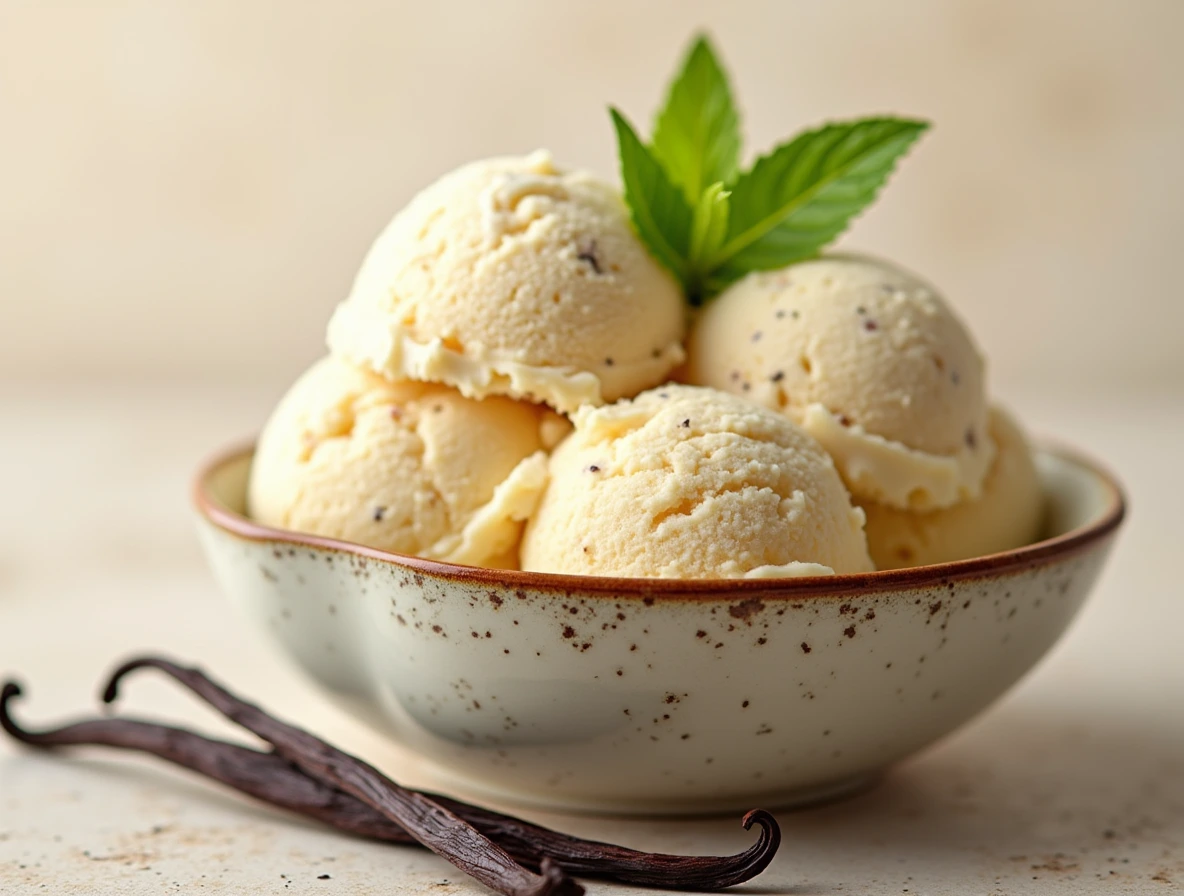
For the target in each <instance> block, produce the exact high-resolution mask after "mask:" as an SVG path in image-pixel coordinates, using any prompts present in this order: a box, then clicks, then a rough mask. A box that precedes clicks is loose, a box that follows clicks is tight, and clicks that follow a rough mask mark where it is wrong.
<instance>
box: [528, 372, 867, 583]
mask: <svg viewBox="0 0 1184 896" xmlns="http://www.w3.org/2000/svg"><path fill="white" fill-rule="evenodd" d="M574 422H575V431H574V432H573V433H572V435H570V436H569V437H568V438H567V439H566V440H565V441H564V442H563V443H562V444H561V445H560V446H559V447H558V448H557V449H556V450H555V452H554V454H553V455H552V457H551V462H550V482H549V484H548V486H547V489H546V492H545V493H544V495H543V499H542V501H541V502H540V503H539V507H538V510H537V511H536V513H535V515H534V516H533V517H532V518H531V521H530V522H529V523H528V525H527V529H526V532H525V534H524V535H523V541H522V550H521V556H522V568H523V569H528V570H535V571H540V572H556V573H573V574H579V575H601V576H643V577H662V578H688V579H690V578H700V579H701V578H737V577H765V576H767V577H774V576H793V575H817V574H826V573H830V572H861V571H866V570H870V569H871V568H872V564H871V560H870V558H869V556H868V552H867V543H866V541H865V539H864V534H863V521H864V517H863V512H862V511H861V510H859V509H858V508H855V507H853V506H852V505H851V501H850V498H849V496H848V494H847V491H846V489H845V488H844V487H843V483H842V480H840V478H839V475H838V473H837V471H836V470H835V467H834V464H833V463H832V462H831V459H830V458H829V457H828V456H827V455H826V453H825V452H824V451H823V450H822V448H821V446H820V445H819V444H818V443H817V442H816V441H815V440H814V439H812V438H811V437H810V436H809V435H807V434H806V433H805V432H804V431H803V430H802V429H801V428H800V427H799V426H797V425H796V424H795V423H793V422H792V421H790V420H788V419H787V418H785V417H783V416H782V415H780V414H778V413H776V412H773V411H769V410H767V409H765V408H761V407H758V406H757V405H754V404H751V403H749V402H747V401H744V400H743V399H741V398H738V397H736V396H733V395H728V394H726V393H723V392H719V391H717V390H714V389H699V388H694V387H690V386H679V385H667V386H661V387H659V388H657V389H652V390H650V391H648V392H645V393H643V394H641V395H639V396H637V398H636V399H634V400H632V401H629V400H625V401H620V402H618V403H616V404H613V405H609V406H606V407H600V408H592V407H585V408H583V409H581V410H580V411H579V412H578V413H577V414H576V415H575V421H574Z"/></svg>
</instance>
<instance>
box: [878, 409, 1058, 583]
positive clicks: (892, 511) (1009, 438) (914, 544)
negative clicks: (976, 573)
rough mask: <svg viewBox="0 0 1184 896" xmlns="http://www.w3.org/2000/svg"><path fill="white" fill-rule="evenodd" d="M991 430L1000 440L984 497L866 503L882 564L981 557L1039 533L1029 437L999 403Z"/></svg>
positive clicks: (1036, 483)
mask: <svg viewBox="0 0 1184 896" xmlns="http://www.w3.org/2000/svg"><path fill="white" fill-rule="evenodd" d="M989 433H990V438H991V440H992V441H993V442H994V443H995V446H996V453H995V461H994V463H993V464H992V465H991V469H990V472H988V473H987V477H986V479H985V480H984V481H983V488H982V495H981V496H980V497H979V498H977V499H971V500H967V501H963V502H962V503H960V504H956V505H954V506H953V507H949V508H946V509H944V510H933V511H929V512H927V513H917V512H913V511H908V510H899V509H897V508H894V507H887V506H885V505H883V504H875V503H865V504H863V509H864V511H865V512H866V513H867V541H868V548H869V549H870V550H871V555H872V559H873V560H875V562H876V566H877V568H879V569H897V568H899V567H904V566H925V565H928V564H931V563H946V562H948V561H951V560H962V559H965V558H967V557H979V556H982V555H984V554H994V553H996V552H998V551H1008V550H1011V549H1013V548H1018V547H1021V546H1023V545H1025V544H1029V543H1031V542H1033V541H1035V540H1036V539H1037V538H1038V537H1039V535H1040V526H1041V522H1042V518H1043V510H1044V507H1043V494H1042V491H1041V488H1040V479H1039V476H1038V474H1037V472H1036V465H1035V464H1034V463H1033V460H1032V452H1031V449H1030V448H1029V446H1028V442H1027V439H1026V438H1025V436H1024V433H1023V431H1022V430H1021V429H1020V427H1019V424H1018V423H1016V421H1015V420H1014V419H1012V417H1011V416H1010V415H1009V414H1007V413H1006V412H1005V411H1003V410H1002V409H1001V408H998V407H996V408H992V409H991V412H990V420H989Z"/></svg>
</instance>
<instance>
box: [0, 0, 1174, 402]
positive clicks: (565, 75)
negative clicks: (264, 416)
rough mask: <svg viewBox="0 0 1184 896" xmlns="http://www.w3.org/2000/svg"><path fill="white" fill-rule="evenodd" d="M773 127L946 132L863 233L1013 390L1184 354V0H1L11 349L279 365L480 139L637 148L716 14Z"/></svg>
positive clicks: (122, 360) (261, 383)
mask: <svg viewBox="0 0 1184 896" xmlns="http://www.w3.org/2000/svg"><path fill="white" fill-rule="evenodd" d="M703 26H706V27H708V28H710V30H711V31H712V32H713V33H714V34H715V35H716V37H717V39H718V43H719V45H720V46H721V47H722V49H723V51H724V53H725V54H726V58H727V60H728V63H729V65H730V68H731V70H732V74H733V79H734V82H735V86H736V88H737V91H738V93H739V95H740V97H741V100H742V103H743V108H744V112H745V131H746V134H747V137H748V147H749V151H750V152H751V151H752V150H755V149H760V148H763V147H766V146H767V145H769V143H770V142H772V141H774V140H775V139H777V138H779V137H781V136H784V135H787V134H788V133H789V132H791V131H792V130H794V129H796V128H798V127H800V126H803V125H806V124H810V123H814V122H817V121H819V120H820V119H822V118H825V117H827V116H848V115H855V114H861V113H870V112H876V111H897V112H901V113H910V114H914V115H921V116H927V117H930V118H932V119H933V120H934V122H935V124H936V127H935V129H934V131H933V132H932V133H931V134H930V135H929V136H928V137H927V138H926V139H925V140H924V142H923V144H922V145H921V146H919V148H918V149H917V151H916V152H915V153H914V155H913V156H912V157H911V158H910V159H908V160H907V162H906V164H905V166H904V168H903V169H902V170H901V172H900V174H899V176H898V177H897V178H896V179H895V182H894V183H893V184H892V185H891V187H890V189H889V190H888V191H887V193H886V195H885V196H884V198H883V199H882V200H881V202H880V203H879V204H878V206H877V207H876V208H875V209H874V210H873V211H872V212H871V213H870V214H868V215H867V216H866V217H864V218H863V219H861V220H860V221H859V222H858V223H857V225H856V227H855V228H854V231H853V232H852V233H851V235H850V237H849V239H848V241H847V242H848V245H851V246H854V247H858V248H864V249H868V250H872V251H875V252H878V253H882V254H884V255H887V256H889V257H892V258H895V259H898V260H899V261H901V262H903V263H905V264H907V265H909V266H912V267H914V268H915V269H917V270H918V271H919V272H921V273H922V274H924V275H927V276H928V277H930V278H931V279H932V280H934V281H935V282H936V283H937V284H938V285H939V287H941V288H942V289H943V290H944V291H945V292H946V293H947V294H948V295H949V296H950V297H951V298H952V299H953V300H954V301H955V303H956V304H957V305H958V306H959V307H960V308H961V309H962V311H963V313H964V314H965V316H966V317H967V318H969V320H970V321H971V323H972V324H973V326H974V329H975V331H976V332H977V335H978V337H979V339H980V341H981V343H982V344H983V346H984V348H985V350H986V351H987V352H988V354H989V355H990V357H991V359H992V373H993V377H994V381H995V384H996V386H997V388H998V389H1000V390H1001V391H1003V392H1004V393H1011V394H1014V393H1017V392H1019V391H1022V390H1024V389H1026V388H1028V387H1029V386H1039V387H1040V388H1042V389H1047V388H1048V387H1050V386H1052V387H1054V388H1059V387H1061V386H1064V387H1065V388H1069V389H1096V388H1098V387H1099V386H1105V385H1108V384H1111V383H1118V384H1120V385H1122V386H1130V387H1136V386H1139V385H1141V384H1143V383H1157V384H1160V385H1161V386H1163V385H1166V386H1167V387H1169V388H1171V389H1178V388H1180V387H1181V384H1182V383H1184V352H1182V351H1181V348H1182V347H1184V340H1182V337H1181V334H1182V333H1184V296H1182V295H1181V293H1182V292H1184V289H1182V287H1184V275H1182V274H1181V273H1180V265H1179V264H1177V263H1176V261H1175V259H1176V255H1177V254H1178V252H1179V251H1180V247H1179V245H1178V244H1179V241H1180V237H1181V235H1182V233H1184V164H1182V158H1181V157H1182V155H1184V53H1181V52H1180V51H1179V49H1178V44H1179V40H1180V36H1181V34H1184V3H1181V2H1179V0H1141V2H1103V0H1097V2H1084V0H1037V2H1029V0H957V2H951V0H932V2H923V0H911V2H900V0H895V2H882V0H862V2H821V0H818V2H804V0H801V2H776V0H768V2H756V0H753V2H734V0H733V2H722V0H721V2H686V0H682V2H673V0H671V2H640V0H597V2H595V3H573V2H557V0H519V2H479V0H470V2H436V3H424V2H417V3H406V4H400V3H394V2H386V0H353V2H348V3H303V2H302V3H286V2H281V0H76V2H67V0H0V297H2V298H0V377H3V376H5V375H7V376H9V377H10V378H17V379H24V378H32V379H44V378H46V377H53V378H74V377H80V376H85V377H87V378H96V377H99V378H102V377H108V376H110V377H116V378H118V377H144V376H151V377H154V378H161V379H164V380H173V379H192V378H202V379H212V378H217V379H220V380H228V381H233V382H243V383H248V382H249V383H251V384H252V385H254V386H257V387H260V388H263V389H268V388H273V389H279V388H281V387H282V385H283V384H284V383H286V381H287V380H288V379H289V378H290V377H292V376H293V375H294V374H295V373H296V371H297V370H298V369H299V368H300V367H301V366H303V364H304V363H305V362H306V361H307V360H309V359H311V358H312V357H314V356H315V355H316V354H317V353H318V352H319V351H320V345H321V338H322V330H323V324H324V321H325V319H326V316H327V314H328V312H329V310H330V308H331V307H332V305H333V304H334V303H335V302H336V301H337V300H338V299H340V298H341V297H342V296H343V294H344V293H345V291H346V289H347V288H348V285H349V281H350V278H351V276H352V274H353V271H354V269H355V267H356V266H357V264H358V262H359V260H360V258H361V256H362V253H363V251H364V250H365V248H366V246H367V245H368V243H369V240H370V239H371V238H372V236H373V235H374V234H375V232H376V231H377V230H378V228H379V227H380V226H381V225H382V224H383V223H384V222H385V221H386V220H387V219H388V218H389V216H390V215H391V214H392V213H393V212H394V211H395V210H396V209H397V208H398V207H399V206H400V205H401V204H402V203H404V202H405V201H406V200H407V199H408V198H409V196H410V195H411V194H412V193H413V191H414V190H415V189H417V188H418V187H419V186H422V185H423V184H425V183H426V182H427V181H429V180H430V179H432V178H433V177H434V176H436V175H438V174H439V173H441V172H443V171H444V170H446V169H448V168H450V167H452V166H454V165H456V164H457V163H460V162H462V161H465V160H467V159H471V158H474V157H479V156H483V155H488V154H494V153H504V152H518V151H525V150H529V149H531V148H534V147H536V146H549V147H550V148H552V149H553V150H554V152H555V153H556V155H557V156H558V157H559V158H560V159H561V160H562V161H566V162H569V163H573V164H578V165H583V166H588V167H591V168H594V169H597V170H599V171H601V172H603V173H605V174H614V173H615V167H614V165H615V163H614V147H613V142H612V134H611V128H610V126H609V122H608V119H607V116H606V114H605V111H604V107H605V104H606V103H607V102H610V101H611V102H614V103H617V104H619V105H621V106H622V107H623V108H624V109H625V110H626V111H627V112H628V113H629V114H630V115H631V116H632V117H633V118H634V119H637V120H640V121H641V122H643V123H645V124H647V126H648V121H649V117H650V115H651V114H652V111H653V110H654V108H655V106H656V104H657V102H658V99H659V97H660V94H661V90H662V87H663V85H664V82H665V79H666V77H667V75H668V73H669V72H670V70H671V69H672V67H673V65H674V62H675V60H676V58H677V57H678V55H679V54H680V53H681V51H682V47H683V46H684V43H685V41H686V40H687V38H688V36H689V35H690V34H691V33H692V32H693V31H694V30H695V29H696V28H698V27H703Z"/></svg>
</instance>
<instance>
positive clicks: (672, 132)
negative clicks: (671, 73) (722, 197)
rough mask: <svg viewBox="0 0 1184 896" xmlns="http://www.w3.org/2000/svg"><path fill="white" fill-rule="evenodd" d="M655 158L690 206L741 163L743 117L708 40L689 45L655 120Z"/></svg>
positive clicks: (727, 176)
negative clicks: (739, 113)
mask: <svg viewBox="0 0 1184 896" xmlns="http://www.w3.org/2000/svg"><path fill="white" fill-rule="evenodd" d="M650 147H651V149H652V150H653V154H654V156H655V157H656V158H657V159H658V161H659V162H660V163H661V164H662V167H663V168H665V169H666V173H667V174H668V175H669V176H670V179H671V180H672V181H673V182H674V184H675V186H677V187H678V188H679V189H681V190H682V192H683V195H684V196H685V197H686V199H687V202H689V203H690V204H691V205H692V206H693V205H695V203H697V202H698V201H699V199H700V197H701V196H702V195H703V191H704V190H705V189H707V187H708V186H709V185H710V184H713V183H716V182H717V181H722V182H724V183H727V182H728V181H730V180H732V178H733V177H735V175H736V172H737V170H738V167H739V163H740V118H739V115H738V114H737V112H736V106H735V104H734V103H733V101H732V91H731V88H730V87H729V86H728V77H727V75H726V74H725V72H724V70H723V67H722V66H721V65H720V63H719V60H718V59H717V58H716V55H715V52H714V51H713V50H712V48H711V44H710V43H709V42H708V40H707V38H706V37H699V38H698V39H697V40H696V41H695V43H694V44H693V45H692V46H691V49H690V51H689V52H688V53H687V57H686V59H685V60H683V64H682V68H681V69H680V70H679V73H678V75H676V76H675V79H674V81H673V82H671V84H670V90H669V92H668V93H667V95H666V103H665V105H664V106H663V107H662V109H661V110H660V111H659V112H658V115H657V117H656V118H655V120H654V136H653V139H652V140H651V141H650Z"/></svg>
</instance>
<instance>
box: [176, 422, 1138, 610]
mask: <svg viewBox="0 0 1184 896" xmlns="http://www.w3.org/2000/svg"><path fill="white" fill-rule="evenodd" d="M1039 447H1040V449H1041V450H1043V451H1045V452H1046V453H1048V454H1051V455H1053V456H1054V457H1059V458H1061V459H1062V460H1067V461H1069V462H1070V463H1074V464H1077V465H1078V466H1080V467H1084V468H1085V469H1087V470H1089V471H1090V472H1091V473H1093V475H1094V476H1095V477H1097V478H1098V479H1099V480H1100V481H1101V482H1102V483H1103V485H1104V486H1105V487H1106V490H1107V491H1108V492H1109V506H1108V507H1107V508H1106V511H1105V512H1104V513H1102V514H1101V516H1100V517H1099V518H1098V519H1096V520H1095V521H1094V522H1092V523H1090V524H1088V525H1085V526H1079V527H1078V528H1076V529H1071V530H1070V531H1068V532H1065V533H1063V534H1061V535H1057V536H1054V537H1053V538H1046V539H1044V540H1043V541H1037V542H1034V543H1032V544H1029V545H1025V546H1024V547H1022V548H1016V549H1014V550H1011V551H1003V552H1001V553H998V554H986V555H984V556H981V557H972V558H970V559H968V560H954V561H952V562H949V563H938V564H934V565H932V566H912V567H906V568H904V569H886V570H880V571H877V572H867V573H844V574H839V575H830V576H802V577H798V578H784V579H642V578H623V577H621V578H618V577H613V576H578V575H562V574H558V573H545V572H523V571H521V570H512V569H487V568H484V567H476V566H460V565H458V564H455V563H444V562H441V561H438V560H426V559H424V558H423V557H414V556H410V555H407V554H395V553H391V552H389V551H380V550H378V549H377V548H369V547H365V546H364V545H358V544H353V543H352V542H348V541H339V540H337V539H335V538H326V537H324V536H320V535H306V534H304V533H301V532H289V531H286V530H283V529H273V528H271V527H270V526H264V525H263V524H261V523H257V522H255V521H254V520H251V519H248V518H247V517H245V516H243V515H242V514H238V513H235V512H234V511H231V510H228V509H227V508H225V507H222V506H221V505H219V504H218V503H217V502H215V501H214V500H213V499H212V498H211V497H210V495H209V493H208V488H207V483H208V481H209V479H210V477H211V476H212V475H213V474H214V473H215V472H216V471H217V470H218V469H220V468H221V467H223V466H225V465H227V464H229V463H230V462H232V461H236V460H239V459H241V458H242V457H244V456H245V455H248V454H251V453H252V451H253V450H254V445H253V444H247V445H245V446H244V445H239V446H236V447H234V448H230V449H226V450H223V451H220V452H218V453H216V454H214V455H213V456H212V457H211V458H209V459H208V460H207V461H206V462H205V463H204V464H202V465H201V466H200V467H199V468H198V472H197V475H196V477H195V478H194V480H193V487H192V498H193V503H194V506H195V507H196V508H197V510H198V512H199V513H200V514H201V515H202V516H203V517H204V518H205V519H206V520H208V521H209V522H210V523H212V524H214V525H215V526H218V527H219V528H221V529H224V530H225V531H227V532H229V533H230V534H232V535H235V536H238V537H239V538H244V539H247V540H249V541H263V542H280V543H283V544H288V545H295V546H300V547H303V548H305V549H308V548H317V549H320V550H331V551H337V552H340V553H345V554H351V555H355V556H361V557H368V558H370V559H372V560H381V561H384V562H387V563H393V564H395V565H397V566H400V567H403V568H406V569H410V570H412V571H414V572H418V573H421V574H426V575H431V576H433V577H436V578H447V579H452V580H455V581H460V582H470V583H473V584H476V585H496V586H499V587H502V588H510V589H513V588H531V589H533V590H535V591H554V592H564V593H571V592H577V591H578V592H581V593H585V594H587V593H591V594H597V593H604V594H605V596H610V597H615V598H617V599H620V598H623V597H627V596H642V597H647V598H648V597H654V598H662V597H665V598H679V599H710V598H721V597H722V598H734V597H736V596H749V597H760V598H761V599H762V600H764V599H774V600H776V599H784V600H798V599H804V598H819V597H826V598H832V597H853V596H860V595H865V594H868V593H878V592H885V591H899V590H902V589H910V588H919V587H925V586H932V585H934V584H939V585H944V584H946V583H948V582H952V581H955V580H964V579H979V578H985V577H987V576H990V575H999V574H1004V573H1014V572H1020V571H1022V570H1025V569H1029V568H1031V567H1033V566H1039V565H1040V564H1042V563H1045V562H1047V561H1049V560H1053V559H1062V558H1064V557H1068V556H1071V555H1073V554H1077V553H1079V552H1081V551H1084V550H1086V549H1088V548H1090V547H1093V546H1094V545H1096V544H1098V543H1100V542H1103V541H1104V540H1105V539H1106V538H1107V537H1109V536H1110V535H1111V534H1113V533H1114V531H1115V530H1116V529H1117V528H1118V527H1119V525H1120V524H1121V523H1122V520H1123V517H1124V516H1125V515H1126V499H1125V498H1124V496H1123V492H1122V487H1121V486H1120V485H1119V484H1118V480H1117V479H1116V478H1115V477H1114V475H1113V474H1111V473H1110V472H1109V471H1108V470H1106V469H1105V468H1104V467H1103V466H1101V465H1100V464H1098V463H1096V462H1095V461H1093V460H1090V459H1088V458H1086V457H1085V456H1083V455H1082V454H1081V453H1080V452H1078V451H1076V450H1074V449H1070V448H1066V447H1062V446H1053V445H1050V444H1049V443H1048V442H1044V443H1042V444H1041V445H1040V446H1039Z"/></svg>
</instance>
